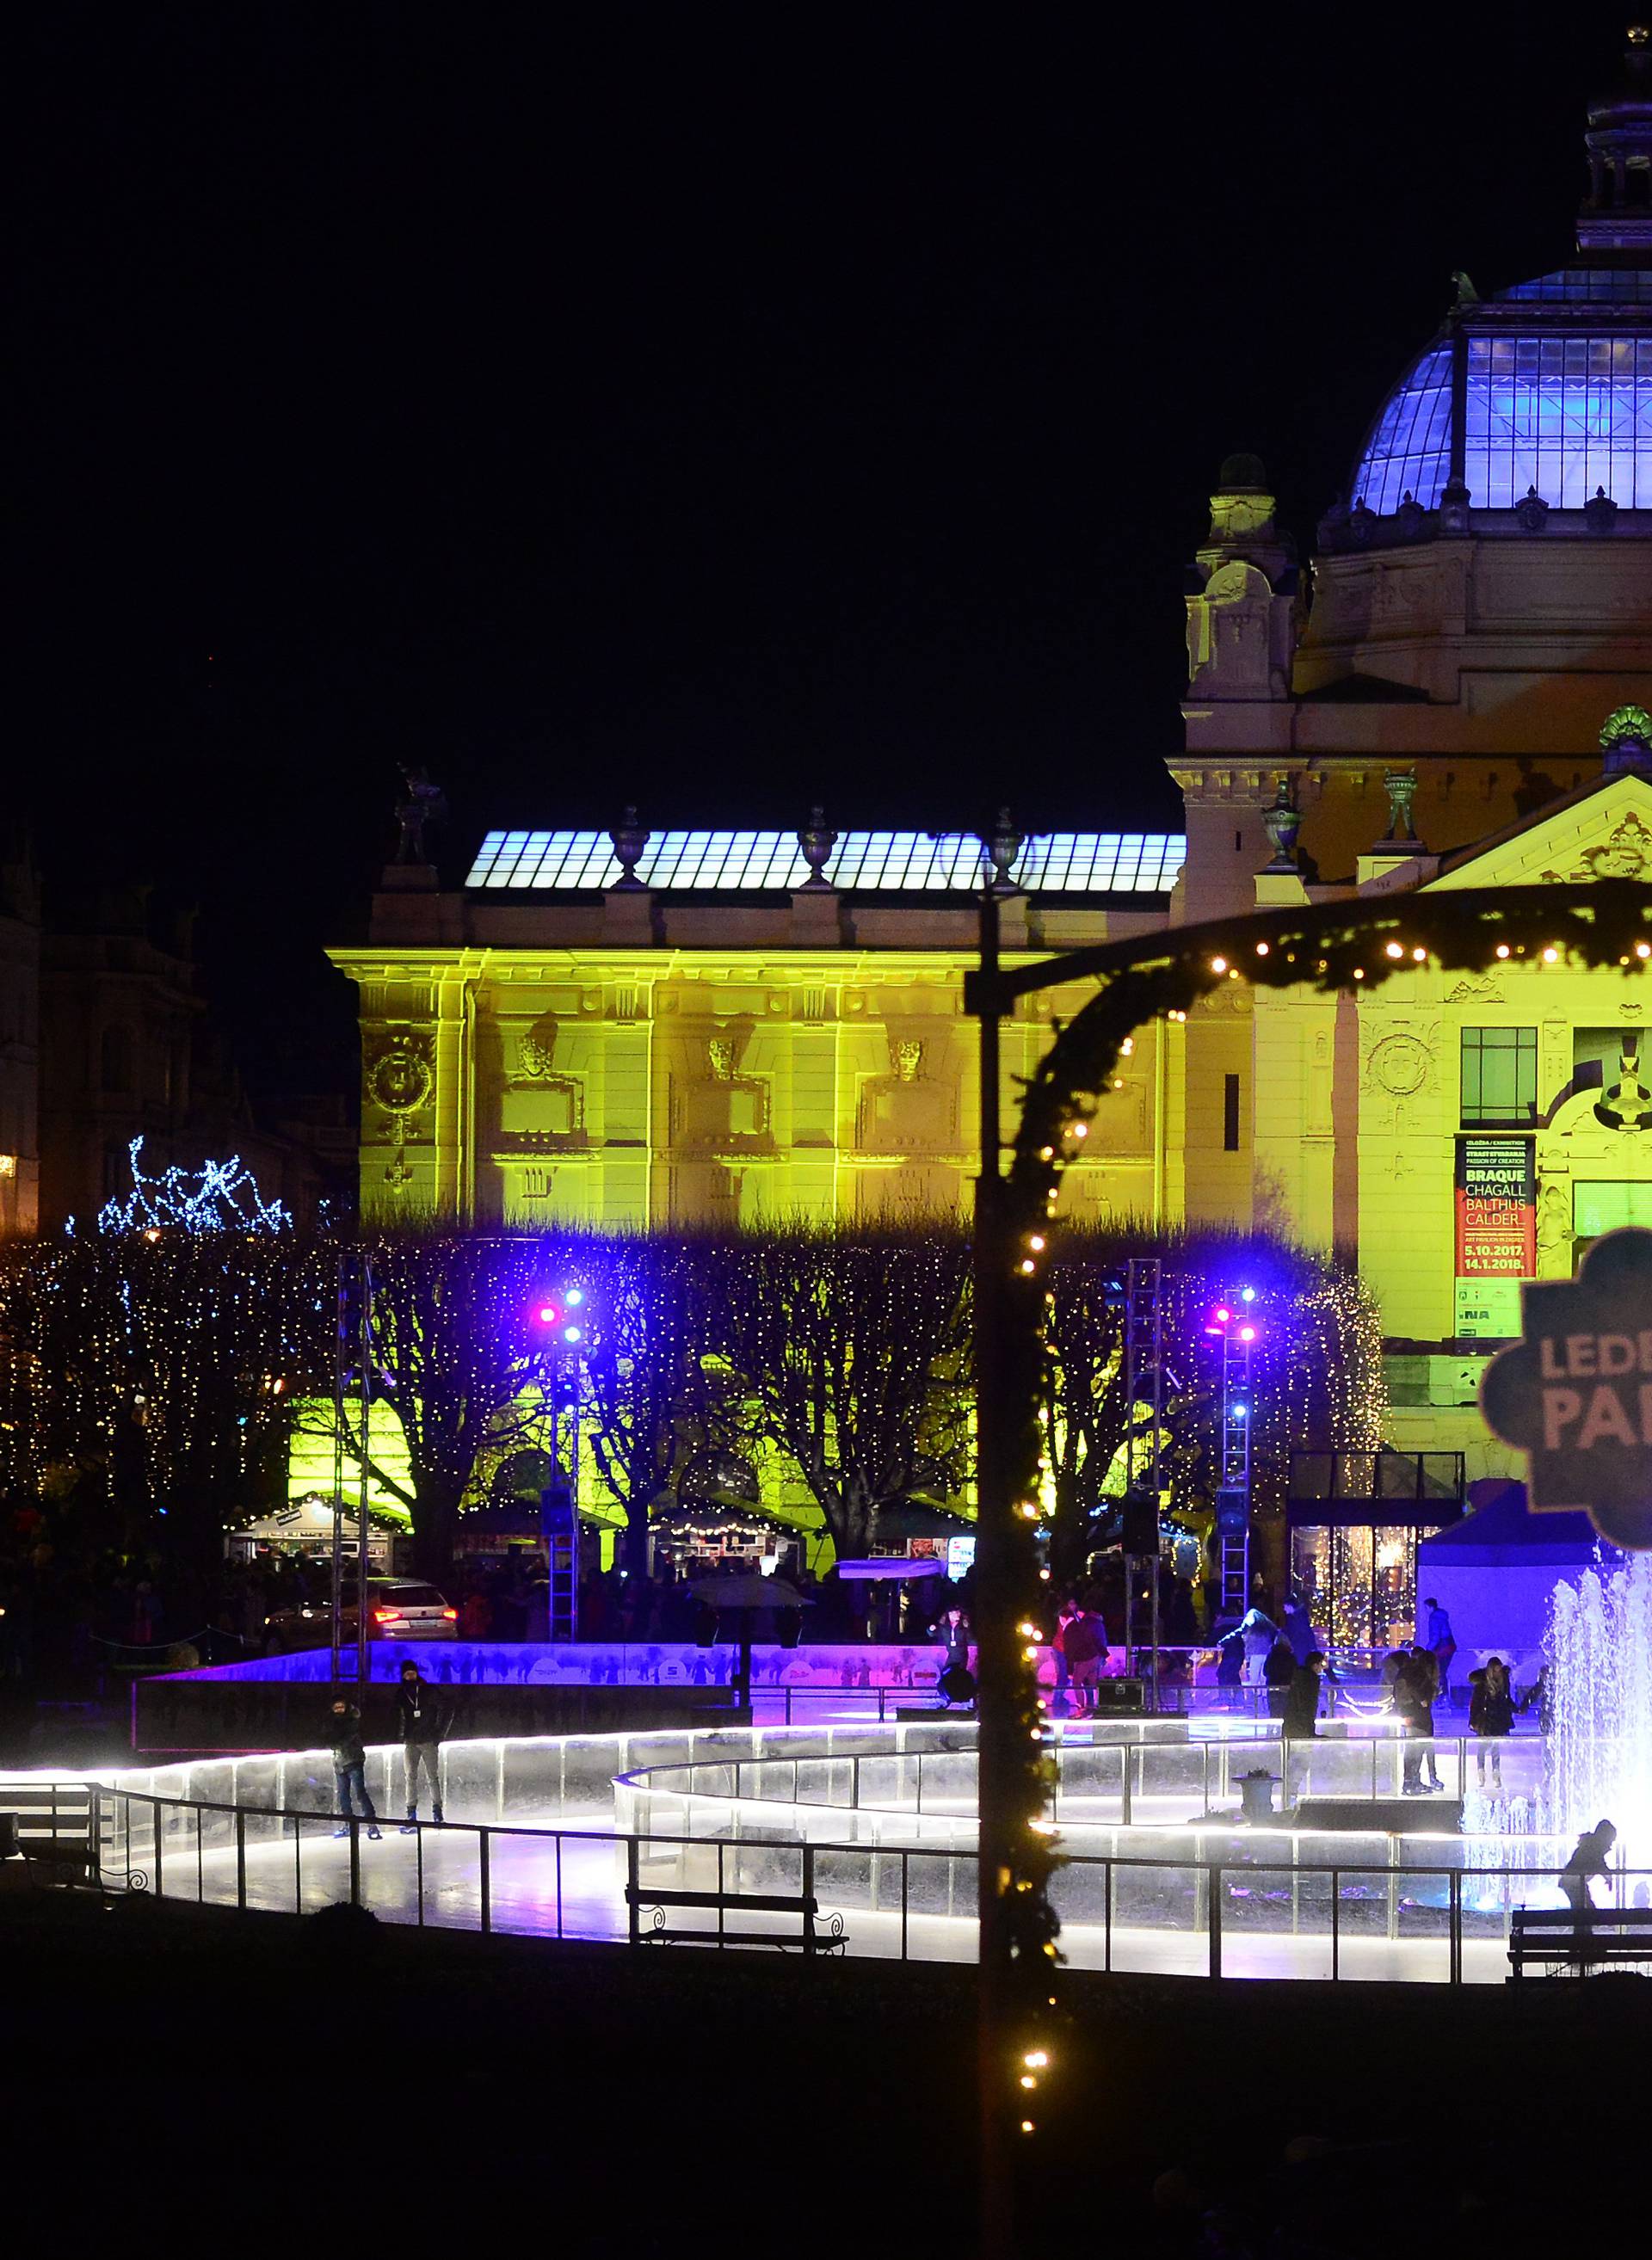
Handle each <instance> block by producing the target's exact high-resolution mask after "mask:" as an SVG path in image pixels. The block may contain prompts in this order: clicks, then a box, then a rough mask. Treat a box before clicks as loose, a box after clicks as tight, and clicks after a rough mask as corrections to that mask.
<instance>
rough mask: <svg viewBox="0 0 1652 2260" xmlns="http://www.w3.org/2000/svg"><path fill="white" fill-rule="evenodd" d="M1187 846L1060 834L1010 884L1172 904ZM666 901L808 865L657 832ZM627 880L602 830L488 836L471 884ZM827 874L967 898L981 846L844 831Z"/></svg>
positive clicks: (646, 873) (864, 885) (646, 870)
mask: <svg viewBox="0 0 1652 2260" xmlns="http://www.w3.org/2000/svg"><path fill="white" fill-rule="evenodd" d="M1186 852H1187V841H1186V840H1185V839H1184V837H1183V836H1182V834H1181V833H1173V832H1052V833H1045V834H1044V835H1042V836H1041V837H1040V838H1037V839H1033V840H1028V842H1027V843H1026V847H1024V848H1023V849H1022V851H1021V855H1020V858H1019V862H1017V863H1016V864H1015V866H1014V869H1013V872H1012V876H1013V877H1014V878H1015V879H1016V881H1017V882H1018V883H1019V884H1020V885H1021V886H1024V887H1026V889H1027V890H1029V891H1030V892H1032V893H1034V894H1046V895H1062V894H1072V895H1112V894H1150V895H1158V894H1164V893H1166V892H1168V891H1169V889H1170V888H1171V887H1172V886H1174V885H1175V883H1176V874H1177V873H1178V872H1179V871H1180V869H1181V868H1182V860H1183V857H1184V855H1185V854H1186ZM636 871H637V876H638V877H639V878H640V880H641V881H642V882H643V883H644V884H645V885H647V886H649V887H653V888H655V889H658V890H660V891H662V892H663V893H683V894H690V893H692V894H708V893H709V894H719V893H726V894H785V893H789V892H790V890H792V889H794V888H797V887H801V886H802V884H803V883H804V882H805V879H806V878H807V877H808V876H809V871H808V866H807V864H805V862H804V860H803V856H802V855H801V854H800V852H799V851H798V847H797V840H796V839H795V837H794V836H793V834H792V833H790V832H656V833H654V836H653V838H652V839H651V840H649V842H648V844H647V847H645V848H644V850H643V852H642V854H641V855H640V858H639V859H638V862H637V866H636ZM619 875H620V870H619V859H618V858H617V857H616V855H615V854H614V850H613V842H612V841H611V840H610V839H609V837H608V834H607V833H605V832H490V833H489V834H488V836H487V838H486V839H485V840H483V843H482V847H481V849H480V851H479V852H478V854H477V856H476V862H475V864H474V865H473V866H472V869H471V872H470V876H469V877H468V880H467V881H466V884H467V886H469V887H476V888H487V889H511V890H514V891H517V892H519V893H533V894H578V893H600V892H601V891H602V890H604V889H606V888H608V887H611V886H612V885H613V884H614V883H615V882H616V881H617V880H618V879H619ZM826 876H827V877H828V878H829V879H830V880H831V881H832V883H833V885H834V886H836V887H839V888H840V889H842V890H843V891H844V892H845V893H846V894H850V893H852V894H886V895H903V894H931V893H948V894H969V893H971V892H973V891H974V890H975V889H976V887H978V886H979V885H980V883H981V847H980V843H979V841H977V840H975V839H974V838H973V837H971V836H970V835H969V833H961V832H949V833H927V832H846V833H842V834H841V835H840V838H839V840H838V843H837V845H836V847H834V848H833V851H832V854H831V855H830V857H829V858H828V860H827V862H826Z"/></svg>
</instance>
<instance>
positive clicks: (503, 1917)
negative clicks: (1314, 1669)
mask: <svg viewBox="0 0 1652 2260" xmlns="http://www.w3.org/2000/svg"><path fill="white" fill-rule="evenodd" d="M1417 1747H1418V1746H1417V1745H1415V1744H1412V1745H1411V1748H1412V1749H1413V1750H1415V1749H1417ZM1425 1747H1431V1748H1432V1749H1433V1751H1434V1754H1435V1756H1436V1759H1437V1763H1438V1766H1439V1770H1440V1771H1441V1776H1442V1777H1443V1779H1444V1782H1445V1791H1444V1794H1443V1796H1442V1798H1441V1799H1439V1800H1438V1801H1437V1803H1436V1805H1435V1811H1434V1815H1433V1816H1432V1825H1431V1810H1430V1804H1429V1802H1427V1801H1422V1800H1418V1801H1416V1802H1415V1803H1414V1805H1413V1806H1412V1808H1411V1809H1410V1810H1407V1811H1406V1813H1405V1815H1404V1820H1405V1825H1404V1826H1403V1827H1400V1828H1398V1829H1395V1828H1393V1827H1384V1826H1380V1825H1375V1824H1377V1823H1378V1822H1380V1821H1381V1820H1383V1819H1384V1815H1383V1814H1380V1813H1375V1812H1374V1813H1373V1815H1372V1819H1373V1824H1374V1825H1373V1826H1371V1827H1369V1828H1366V1827H1353V1828H1349V1827H1346V1826H1344V1827H1335V1828H1327V1827H1308V1826H1300V1825H1288V1824H1286V1823H1285V1822H1284V1821H1282V1820H1275V1822H1274V1823H1273V1824H1272V1825H1263V1826H1253V1827H1244V1826H1241V1824H1240V1822H1239V1819H1238V1813H1239V1807H1240V1804H1241V1797H1242V1795H1243V1793H1244V1792H1243V1784H1242V1777H1244V1776H1245V1775H1247V1774H1255V1773H1258V1772H1260V1773H1262V1774H1263V1775H1265V1776H1267V1777H1269V1795H1270V1797H1271V1798H1273V1799H1287V1800H1288V1801H1289V1803H1290V1805H1291V1806H1292V1807H1299V1808H1302V1809H1303V1810H1304V1811H1305V1812H1309V1811H1311V1804H1310V1803H1309V1802H1308V1801H1310V1800H1319V1799H1331V1800H1334V1801H1336V1802H1339V1803H1341V1804H1343V1805H1348V1804H1353V1805H1356V1806H1357V1805H1362V1804H1370V1805H1373V1806H1376V1805H1378V1804H1383V1805H1387V1804H1388V1802H1389V1800H1391V1799H1394V1798H1396V1797H1397V1795H1398V1792H1399V1791H1400V1790H1401V1788H1402V1786H1403V1770H1404V1763H1405V1749H1404V1746H1403V1745H1402V1744H1401V1743H1400V1742H1399V1741H1398V1740H1397V1739H1396V1738H1395V1737H1394V1736H1392V1735H1391V1734H1388V1733H1386V1732H1385V1731H1383V1730H1381V1729H1380V1728H1379V1729H1377V1730H1375V1731H1371V1732H1366V1733H1351V1734H1340V1733H1337V1732H1335V1731H1334V1730H1333V1731H1332V1732H1329V1733H1327V1734H1324V1735H1323V1736H1322V1737H1321V1738H1320V1739H1319V1740H1316V1741H1313V1742H1312V1743H1295V1744H1292V1745H1291V1746H1290V1748H1289V1749H1286V1748H1285V1747H1284V1745H1282V1743H1281V1742H1280V1741H1279V1740H1278V1739H1277V1736H1276V1735H1273V1734H1269V1733H1268V1732H1266V1731H1265V1730H1262V1731H1259V1730H1258V1729H1256V1728H1255V1727H1250V1726H1248V1724H1246V1725H1240V1726H1238V1727H1235V1728H1234V1729H1232V1730H1229V1731H1223V1732H1218V1733H1209V1734H1205V1733H1201V1732H1199V1731H1198V1729H1197V1727H1190V1724H1189V1722H1188V1721H1186V1720H1170V1719H1143V1720H1117V1721H1105V1722H1104V1721H1096V1722H1094V1723H1093V1724H1092V1723H1091V1722H1085V1723H1084V1724H1083V1725H1079V1726H1069V1727H1064V1728H1062V1730H1061V1732H1060V1734H1059V1735H1058V1737H1057V1759H1058V1789H1057V1792H1056V1798H1055V1808H1054V1814H1053V1819H1054V1822H1055V1827H1057V1828H1058V1830H1059V1834H1060V1840H1061V1843H1060V1849H1062V1852H1063V1854H1064V1855H1066V1859H1065V1862H1064V1864H1063V1865H1062V1867H1061V1868H1060V1869H1059V1870H1058V1872H1057V1877H1056V1882H1055V1898H1056V1906H1057V1909H1058V1912H1059V1913H1060V1915H1061V1918H1062V1926H1063V1927H1062V1949H1063V1951H1064V1952H1065V1954H1066V1956H1067V1957H1068V1959H1069V1962H1070V1963H1072V1964H1073V1965H1074V1966H1076V1967H1079V1968H1085V1969H1091V1970H1152V1971H1160V1972H1165V1973H1172V1974H1175V1973H1181V1974H1186V1975H1198V1976H1207V1975H1223V1976H1233V1977H1244V1976H1277V1977H1291V1976H1297V1977H1320V1978H1325V1977H1339V1978H1344V1979H1348V1978H1363V1979H1371V1980H1407V1981H1412V1980H1420V1981H1425V1982H1436V1983H1448V1982H1461V1981H1464V1980H1467V1981H1470V1982H1500V1981H1501V1980H1502V1979H1503V1978H1504V1977H1505V1976H1506V1975H1507V1968H1508V1965H1507V1962H1506V1957H1505V1943H1506V1934H1507V1920H1508V1913H1509V1910H1510V1909H1511V1908H1512V1907H1514V1906H1534V1907H1554V1906H1558V1905H1559V1904H1560V1903H1561V1901H1560V1894H1559V1892H1558V1890H1557V1887H1556V1885H1555V1871H1556V1870H1558V1868H1559V1866H1560V1865H1561V1863H1562V1862H1563V1859H1564V1857H1565V1855H1566V1852H1567V1851H1568V1850H1569V1849H1570V1840H1569V1841H1568V1842H1565V1843H1557V1842H1556V1841H1555V1839H1554V1838H1553V1837H1552V1836H1548V1835H1545V1834H1539V1833H1535V1832H1534V1831H1533V1830H1532V1829H1531V1827H1530V1825H1529V1824H1530V1821H1531V1820H1532V1818H1533V1816H1534V1815H1536V1814H1538V1813H1540V1810H1541V1800H1542V1799H1543V1798H1544V1795H1545V1779H1544V1749H1543V1744H1542V1741H1541V1738H1540V1737H1538V1736H1536V1735H1523V1736H1520V1737H1517V1738H1516V1739H1514V1740H1513V1741H1507V1742H1505V1743H1504V1744H1502V1745H1501V1748H1500V1749H1499V1751H1498V1756H1499V1757H1500V1760H1501V1775H1502V1779H1501V1782H1500V1784H1494V1783H1492V1782H1491V1781H1490V1780H1488V1782H1487V1784H1486V1786H1485V1788H1484V1791H1482V1789H1481V1786H1480V1784H1479V1781H1478V1766H1477V1748H1478V1746H1477V1745H1476V1744H1474V1743H1472V1742H1469V1743H1464V1742H1462V1741H1457V1740H1455V1739H1452V1738H1448V1737H1441V1738H1439V1739H1438V1740H1437V1741H1435V1742H1434V1743H1433V1744H1432V1745H1431V1746H1425ZM975 1763H976V1761H975V1751H974V1748H973V1729H972V1727H969V1726H968V1725H967V1724H965V1723H964V1722H962V1721H958V1720H950V1721H949V1720H946V1719H945V1718H939V1719H937V1720H934V1721H933V1723H929V1722H925V1723H918V1722H912V1723H902V1724H900V1725H898V1726H883V1727H880V1726H876V1725H872V1724H869V1723H867V1724H857V1725H848V1726H837V1727H790V1728H784V1727H773V1728H762V1727H756V1728H752V1727H728V1728H716V1727H708V1728H698V1729H693V1730H677V1731H673V1732H655V1733H650V1734H625V1735H590V1736H567V1735H564V1736H555V1737H544V1738H533V1739H516V1738H507V1739H493V1740H485V1741H454V1742H452V1743H449V1744H447V1745H446V1746H445V1747H444V1749H443V1752H442V1759H441V1768H442V1776H443V1799H444V1811H445V1813H446V1816H447V1825H446V1826H444V1827H441V1828H440V1829H437V1828H433V1827H421V1828H419V1829H418V1830H417V1831H416V1832H414V1833H412V1834H402V1833H400V1822H401V1820H402V1815H403V1811H404V1787H405V1784H404V1777H403V1761H402V1755H401V1752H400V1750H399V1749H383V1748H378V1749H373V1750H371V1751H370V1752H369V1754H368V1770H367V1778H368V1789H369V1792H370V1793H371V1795H372V1797H373V1799H374V1802H375V1806H376V1807H377V1809H378V1813H379V1818H380V1825H381V1827H383V1831H384V1834H383V1837H382V1839H380V1840H377V1841H374V1840H371V1839H369V1838H368V1834H367V1832H366V1829H365V1827H357V1828H355V1829H354V1830H350V1831H347V1832H346V1833H345V1834H343V1835H342V1836H340V1835H337V1834H335V1833H334V1832H335V1829H336V1828H337V1827H339V1824H338V1822H337V1821H336V1820H335V1818H334V1816H333V1813H332V1812H331V1810H330V1807H331V1805H332V1802H333V1772H332V1766H331V1763H330V1761H329V1758H328V1756H327V1754H326V1753H325V1751H305V1752H297V1753H290V1754H287V1755H284V1756H261V1757H241V1758H224V1759H215V1760H211V1761H203V1762H198V1763H188V1764H176V1765H168V1766H161V1767H156V1768H153V1769H146V1770H140V1771H130V1772H128V1771H122V1772H119V1773H114V1774H110V1775H106V1776H104V1777H99V1784H98V1789H97V1796H96V1806H97V1813H96V1829H97V1860H98V1866H99V1870H100V1872H101V1876H102V1878H103V1880H104V1883H105V1885H107V1886H108V1887H109V1888H111V1889H114V1890H122V1889H127V1888H130V1889H133V1890H147V1891H151V1892H159V1893H160V1895H161V1896H162V1897H165V1898H168V1899H185V1900H199V1901H202V1902H204V1903H207V1904H214V1905H218V1906H245V1907H247V1908H251V1909H262V1910H267V1911H269V1912H284V1913H299V1912H311V1911H313V1910H315V1909H316V1908H318V1907H320V1906H326V1905H329V1904H332V1903H335V1902H337V1901H339V1900H340V1899H352V1898H354V1899H356V1900H358V1901H359V1903H360V1904H361V1905H362V1906H367V1907H368V1908H370V1909H371V1910H372V1911H373V1912H374V1913H376V1914H377V1915H379V1916H380V1917H381V1918H382V1919H383V1920H388V1921H396V1922H404V1923H417V1924H424V1925H427V1926H437V1927H457V1928H467V1929H476V1928H481V1929H484V1930H490V1931H492V1930H497V1931H501V1932H511V1933H518V1934H522V1935H533V1936H539V1937H551V1938H556V1937H563V1938H581V1939H597V1940H621V1939H625V1938H626V1937H627V1936H637V1935H640V1936H641V1937H643V1938H645V1939H646V1938H647V1935H649V1931H650V1928H651V1927H652V1926H653V1923H654V1920H655V1918H654V1916H653V1913H652V1911H651V1903H650V1902H649V1899H648V1892H649V1891H650V1889H653V1890H654V1891H665V1892H684V1891H686V1892H693V1893H697V1894H703V1895H710V1894H723V1895H726V1896H730V1897H742V1896H750V1895H753V1894H763V1895H770V1896H777V1895H784V1894H794V1895H795V1894H798V1893H800V1892H802V1890H803V1888H804V1883H805V1863H806V1870H807V1875H808V1880H809V1883H810V1885H811V1887H812V1892H813V1894H814V1896H815V1898H816V1899H817V1900H818V1902H819V1909H820V1913H821V1915H822V1918H823V1919H826V1918H829V1917H830V1916H833V1915H835V1916H839V1917H840V1918H841V1920H842V1923H843V1927H844V1930H845V1933H846V1946H847V1951H848V1952H850V1953H852V1954H855V1955H870V1956H885V1957H890V1958H897V1957H898V1958H906V1959H933V1960H946V1961H969V1960H972V1959H973V1958H974V1956H975V1951H976V1925H975V1918H974V1907H975V1898H976V1850H975V1843H976V1818H975V1810H974V1808H975V1793H976V1779H975ZM37 1780H38V1777H37ZM1458 1799H1461V1800H1462V1818H1463V1823H1464V1833H1463V1834H1456V1833H1455V1831H1452V1830H1449V1829H1448V1828H1446V1827H1442V1825H1441V1823H1442V1821H1443V1820H1444V1819H1445V1815H1444V1814H1443V1813H1440V1812H1439V1811H1438V1806H1439V1805H1448V1804H1454V1803H1455V1802H1456V1800H1458ZM3 1800H4V1785H0V1801H3ZM1412 1811H1414V1813H1415V1820H1414V1823H1413V1822H1412ZM426 1812H428V1806H426ZM1344 1817H1345V1819H1346V1818H1347V1816H1346V1815H1345V1816H1344ZM1355 1817H1357V1816H1355ZM633 1863H634V1867H633ZM633 1874H634V1877H635V1881H636V1885H637V1891H638V1896H639V1899H640V1905H639V1906H637V1907H636V1908H635V1909H634V1910H633V1907H632V1906H628V1905H627V1903H626V1883H627V1879H628V1877H631V1876H632V1875H633ZM1639 1887H1640V1878H1639V1877H1638V1875H1637V1873H1636V1871H1635V1870H1634V1869H1633V1867H1631V1868H1630V1869H1629V1870H1627V1872H1624V1873H1621V1874H1620V1875H1617V1876H1615V1877H1613V1894H1612V1896H1614V1897H1616V1898H1618V1899H1620V1902H1621V1903H1622V1904H1625V1905H1628V1904H1632V1903H1633V1899H1634V1892H1635V1890H1636V1889H1637V1888H1639ZM633 1913H634V1917H635V1921H634V1927H633ZM671 1920H672V1924H673V1927H687V1928H690V1929H703V1930H704V1931H705V1932H706V1933H707V1935H708V1942H709V1940H710V1938H711V1936H712V1935H714V1933H715V1931H716V1928H717V1926H718V1923H719V1913H717V1912H716V1911H715V1910H712V1909H709V1908H708V1909H700V1910H690V1911H686V1912H685V1911H684V1910H683V1909H681V1908H677V1907H673V1909H672V1913H671ZM729 1927H739V1928H740V1929H741V1930H743V1931H746V1932H750V1931H751V1930H753V1929H754V1928H755V1929H757V1930H759V1931H773V1932H774V1933H775V1934H776V1938H777V1939H778V1938H779V1937H780V1936H781V1935H789V1936H790V1937H791V1938H792V1939H793V1940H794V1941H795V1937H796V1930H797V1926H796V1923H795V1922H791V1923H788V1921H787V1920H786V1919H785V1918H784V1917H783V1916H781V1915H778V1914H775V1915H764V1914H757V1915H748V1914H740V1916H739V1917H738V1918H734V1917H731V1918H730V1922H729Z"/></svg>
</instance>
